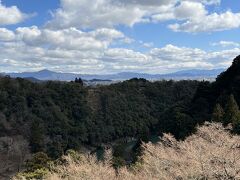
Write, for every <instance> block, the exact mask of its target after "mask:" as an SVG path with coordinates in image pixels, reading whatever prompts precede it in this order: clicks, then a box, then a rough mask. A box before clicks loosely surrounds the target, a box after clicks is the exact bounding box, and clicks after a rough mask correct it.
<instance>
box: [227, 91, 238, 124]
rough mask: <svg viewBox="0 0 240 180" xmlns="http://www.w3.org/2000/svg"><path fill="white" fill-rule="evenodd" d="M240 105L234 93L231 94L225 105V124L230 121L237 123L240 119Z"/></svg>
mask: <svg viewBox="0 0 240 180" xmlns="http://www.w3.org/2000/svg"><path fill="white" fill-rule="evenodd" d="M239 114H240V113H239V107H238V104H237V102H236V100H235V99H234V96H233V95H230V96H229V99H228V102H227V104H226V107H225V114H224V118H223V123H224V125H227V124H229V123H233V124H236V123H237V122H238V121H240V119H239V118H240V116H239Z"/></svg>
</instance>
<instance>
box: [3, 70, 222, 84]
mask: <svg viewBox="0 0 240 180" xmlns="http://www.w3.org/2000/svg"><path fill="white" fill-rule="evenodd" d="M223 71H224V69H212V70H203V69H191V70H183V71H177V72H174V73H168V74H147V73H133V72H121V73H116V74H105V75H97V74H94V75H92V74H75V73H61V72H54V71H50V70H47V69H44V70H41V71H37V72H21V73H2V74H3V75H9V76H10V77H13V78H16V77H20V78H34V79H36V80H59V81H71V80H74V79H75V78H76V77H77V78H82V79H84V80H87V81H89V80H92V79H97V80H112V81H122V80H128V79H132V78H144V79H147V80H161V79H166V80H169V79H173V80H182V79H189V80H203V79H204V80H210V81H211V80H215V78H216V77H217V75H218V74H220V73H221V72H223Z"/></svg>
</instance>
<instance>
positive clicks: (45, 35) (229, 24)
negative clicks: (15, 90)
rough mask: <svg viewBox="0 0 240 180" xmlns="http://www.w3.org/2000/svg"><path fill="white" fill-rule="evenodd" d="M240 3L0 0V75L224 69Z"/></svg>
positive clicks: (239, 22)
mask: <svg viewBox="0 0 240 180" xmlns="http://www.w3.org/2000/svg"><path fill="white" fill-rule="evenodd" d="M238 54H240V1H239V0H48V1H47V0H46V1H43V0H2V1H1V0H0V72H22V71H37V70H41V69H50V70H54V71H61V72H77V73H88V74H108V73H116V72H126V71H127V72H145V73H166V72H174V71H178V70H183V69H214V68H226V67H227V66H229V65H230V64H231V61H232V59H233V58H234V57H235V56H237V55H238Z"/></svg>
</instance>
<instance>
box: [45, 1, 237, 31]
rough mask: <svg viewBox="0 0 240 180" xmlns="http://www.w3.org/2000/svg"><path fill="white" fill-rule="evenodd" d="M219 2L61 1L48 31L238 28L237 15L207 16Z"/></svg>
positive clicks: (210, 29) (211, 29) (214, 29)
mask: <svg viewBox="0 0 240 180" xmlns="http://www.w3.org/2000/svg"><path fill="white" fill-rule="evenodd" d="M220 3H221V1H220V0H199V1H197V0H183V1H179V0H163V1H159V0H148V1H147V0H140V1H137V0H129V1H127V0H115V1H113V0H74V1H72V0H61V7H60V8H59V9H57V10H56V11H55V12H53V13H52V14H53V19H52V20H50V21H49V22H48V23H47V25H46V26H47V27H48V28H52V29H59V28H69V27H77V28H80V29H89V28H90V29H95V28H106V27H108V28H113V27H115V26H117V25H126V26H133V25H135V24H136V23H152V22H154V23H159V22H163V21H169V20H175V21H177V22H176V23H175V24H170V25H169V28H170V29H172V30H173V31H176V32H179V31H183V32H191V33H197V32H212V31H222V30H227V29H233V28H238V27H240V13H233V12H231V11H230V10H229V11H226V12H223V13H219V14H218V13H209V12H208V11H207V9H206V6H209V5H219V4H220Z"/></svg>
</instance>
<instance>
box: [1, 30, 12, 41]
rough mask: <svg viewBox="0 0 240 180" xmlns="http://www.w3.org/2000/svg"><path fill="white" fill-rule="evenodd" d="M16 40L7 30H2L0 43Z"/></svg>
mask: <svg viewBox="0 0 240 180" xmlns="http://www.w3.org/2000/svg"><path fill="white" fill-rule="evenodd" d="M14 39H15V34H14V33H13V32H12V31H10V30H8V29H6V28H0V41H12V40H14Z"/></svg>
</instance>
